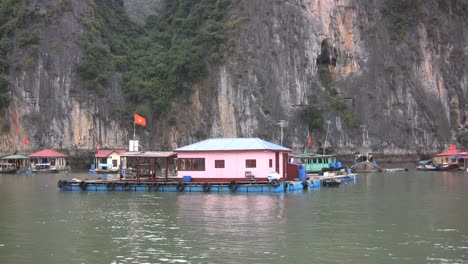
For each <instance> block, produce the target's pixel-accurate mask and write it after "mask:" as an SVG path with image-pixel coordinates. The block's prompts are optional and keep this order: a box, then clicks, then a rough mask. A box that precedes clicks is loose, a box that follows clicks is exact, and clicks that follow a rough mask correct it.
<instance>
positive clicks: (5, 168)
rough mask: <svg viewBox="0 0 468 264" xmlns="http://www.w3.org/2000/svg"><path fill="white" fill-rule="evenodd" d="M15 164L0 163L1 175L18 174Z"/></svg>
mask: <svg viewBox="0 0 468 264" xmlns="http://www.w3.org/2000/svg"><path fill="white" fill-rule="evenodd" d="M16 170H17V169H16V167H15V164H13V163H8V162H6V163H5V162H2V163H0V173H14V172H16Z"/></svg>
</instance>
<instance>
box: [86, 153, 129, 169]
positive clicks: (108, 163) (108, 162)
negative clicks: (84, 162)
mask: <svg viewBox="0 0 468 264" xmlns="http://www.w3.org/2000/svg"><path fill="white" fill-rule="evenodd" d="M125 152H127V151H126V150H124V149H100V150H98V152H97V153H96V154H95V155H94V163H93V165H94V167H93V165H92V166H91V171H94V172H96V173H118V172H119V170H120V168H121V166H120V164H121V155H122V154H123V153H125Z"/></svg>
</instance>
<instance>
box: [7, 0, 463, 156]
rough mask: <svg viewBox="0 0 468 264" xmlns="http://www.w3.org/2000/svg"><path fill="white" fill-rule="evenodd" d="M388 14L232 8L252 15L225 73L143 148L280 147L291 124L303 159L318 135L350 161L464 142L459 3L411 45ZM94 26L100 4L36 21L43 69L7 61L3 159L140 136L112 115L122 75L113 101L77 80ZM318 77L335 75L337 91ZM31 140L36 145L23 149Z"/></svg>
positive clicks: (138, 6) (356, 6)
mask: <svg viewBox="0 0 468 264" xmlns="http://www.w3.org/2000/svg"><path fill="white" fill-rule="evenodd" d="M29 2H30V4H31V5H34V6H37V7H38V8H39V9H44V10H47V9H53V8H58V7H57V5H58V3H55V2H56V1H29ZM124 2H125V4H126V6H127V7H128V10H129V12H130V13H131V14H130V15H131V16H132V17H135V18H138V20H139V21H140V22H142V21H144V16H145V15H147V13H145V12H143V11H145V10H150V12H158V11H159V10H164V1H147V0H146V1H145V0H132V1H130V0H127V1H124ZM383 4H384V1H383V0H377V1H364V0H338V1H325V0H287V1H283V0H258V1H250V0H237V1H233V9H232V13H233V14H234V15H235V16H238V17H245V18H246V19H245V20H244V22H243V23H242V24H241V25H239V27H238V28H237V30H236V31H235V32H234V33H233V34H232V36H231V38H232V39H234V40H236V43H237V44H236V45H235V46H234V47H233V48H232V49H231V50H230V51H229V52H228V54H227V56H226V57H227V60H226V63H225V64H223V65H210V66H209V72H210V74H209V76H208V78H206V79H204V80H203V81H201V82H199V83H197V84H195V85H194V88H195V91H194V93H193V94H192V95H191V97H190V98H189V99H188V100H187V99H182V98H178V99H176V100H175V101H174V103H173V108H172V109H173V110H172V112H171V113H170V115H169V117H160V118H158V119H157V120H155V122H153V123H152V124H154V126H153V127H147V128H145V129H140V130H138V131H137V137H138V139H140V141H141V143H142V145H143V147H144V148H146V149H157V150H169V149H172V148H175V147H178V146H182V145H185V144H189V143H193V142H196V141H198V140H201V139H204V138H208V137H261V138H264V139H266V140H269V141H272V142H276V143H279V142H280V141H281V139H280V136H281V129H280V126H279V125H278V123H279V122H280V120H285V121H287V127H284V128H283V139H282V141H283V145H285V146H288V147H290V148H293V149H294V150H295V151H302V148H303V147H304V146H305V145H306V142H307V135H308V134H309V133H312V136H313V138H314V148H316V147H318V143H321V144H322V145H324V144H327V146H329V147H330V148H333V150H334V151H335V152H337V153H343V154H351V153H354V152H356V151H361V150H368V151H371V152H374V153H379V154H384V155H411V154H420V155H423V154H427V153H433V152H436V151H439V150H441V149H443V148H446V147H448V145H450V144H454V143H455V144H457V138H460V137H459V136H460V135H464V134H466V133H467V126H468V120H467V114H468V113H467V109H468V107H467V105H468V102H467V100H468V88H467V87H468V79H467V78H468V77H467V76H468V65H467V64H468V63H467V61H468V49H467V47H466V43H468V39H467V36H468V34H467V32H465V31H466V30H467V27H466V18H465V19H463V17H460V16H459V15H458V16H457V15H454V13H453V10H452V9H453V8H454V7H450V8H452V9H448V10H445V11H444V12H441V13H440V14H439V17H438V19H439V23H438V24H436V25H434V24H430V23H429V24H428V23H425V22H424V21H418V23H415V24H411V25H409V26H408V29H407V32H406V35H405V37H404V39H398V38H397V39H395V38H394V37H393V36H394V35H395V32H393V31H392V30H391V21H390V19H389V18H388V17H386V16H385V15H384V14H383V13H382V9H383ZM149 6H151V7H150V8H147V7H149ZM83 19H93V8H92V6H90V5H89V3H88V1H85V0H77V1H73V8H72V9H71V10H70V11H68V12H63V13H60V14H59V13H57V15H56V16H54V17H53V18H52V21H53V22H52V23H51V24H45V23H43V24H35V25H32V26H31V27H33V28H31V30H33V29H34V30H37V31H39V33H40V37H41V41H40V44H39V45H38V46H37V47H36V49H35V50H36V51H37V60H35V61H34V63H32V64H31V65H29V66H28V67H25V66H24V65H25V63H24V61H25V60H27V59H28V58H29V57H30V55H31V49H25V48H19V47H18V45H15V47H14V48H13V49H12V51H11V52H10V54H9V58H10V61H11V63H12V64H13V65H20V66H21V67H19V66H18V67H12V68H13V69H14V70H12V71H11V74H10V78H9V81H10V84H11V91H12V99H13V101H12V103H11V105H10V107H9V109H8V111H7V114H6V115H5V116H3V117H1V120H0V121H1V122H2V123H10V124H11V125H10V131H9V132H7V133H2V135H1V136H0V144H1V150H0V152H2V153H6V154H9V153H11V152H15V151H18V152H30V151H29V150H32V149H39V148H45V147H47V148H54V149H65V150H74V151H75V150H83V151H86V150H92V149H94V147H95V145H96V144H98V145H99V146H100V147H102V148H106V147H107V148H125V147H126V146H127V144H128V140H129V139H130V138H131V137H132V136H133V126H132V125H131V124H125V123H122V122H120V121H121V120H119V117H118V116H117V117H116V116H115V115H116V113H115V111H114V109H115V107H116V106H119V105H121V104H123V102H124V100H125V99H124V96H123V93H122V92H121V88H120V78H121V77H120V74H118V73H115V74H114V77H113V78H112V82H111V84H110V86H111V87H110V88H109V89H108V91H109V92H108V94H106V95H102V96H97V95H96V94H95V93H92V92H90V91H88V90H87V89H85V88H84V86H83V83H82V82H81V81H80V79H79V78H78V76H77V73H76V69H77V64H78V63H79V62H80V60H81V59H82V58H83V49H82V47H80V44H79V43H80V41H79V40H80V36H81V35H82V34H84V33H85V32H86V28H84V27H83V25H82V20H83ZM429 26H431V28H428V27H429ZM460 31H463V32H460ZM321 69H322V70H325V71H327V72H329V74H330V75H329V77H330V80H329V81H328V82H327V83H325V82H324V80H323V79H322V78H321V76H320V74H319V72H320V70H321ZM330 94H333V97H330ZM330 98H332V99H333V98H340V99H342V100H343V101H344V102H345V105H346V107H345V109H344V110H343V108H341V109H339V110H337V109H335V108H334V105H333V102H332V101H330ZM309 104H317V105H318V106H319V108H320V109H322V111H323V115H324V116H323V117H324V120H328V121H330V125H329V127H328V128H329V129H327V124H326V123H325V124H324V128H323V129H322V130H312V131H308V126H307V124H305V122H304V119H303V113H304V110H305V108H306V107H307V106H308V105H309ZM350 118H351V120H356V121H357V123H353V124H352V123H351V122H350ZM353 118H354V119H353ZM170 120H175V122H173V121H171V122H170ZM327 132H328V133H329V134H328V137H327V139H328V140H327V142H325V138H326V133H327ZM25 138H28V139H29V141H30V145H24V144H23V143H22V142H23V139H25ZM467 138H468V137H467ZM458 145H460V142H458Z"/></svg>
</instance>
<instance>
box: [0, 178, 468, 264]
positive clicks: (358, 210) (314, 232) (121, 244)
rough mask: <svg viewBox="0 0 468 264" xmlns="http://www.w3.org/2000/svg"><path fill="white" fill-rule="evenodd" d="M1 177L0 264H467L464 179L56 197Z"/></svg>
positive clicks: (40, 184)
mask: <svg viewBox="0 0 468 264" xmlns="http://www.w3.org/2000/svg"><path fill="white" fill-rule="evenodd" d="M93 176H95V175H87V174H77V173H71V174H63V175H58V174H51V175H0V212H1V215H0V263H286V262H288V263H294V262H296V263H431V264H432V263H468V225H467V224H466V222H467V221H466V219H468V208H467V206H466V204H467V202H468V175H466V174H463V173H462V172H460V173H458V172H457V173H453V172H452V173H449V172H439V173H437V172H429V173H428V172H416V171H409V172H404V173H383V174H363V175H361V176H360V178H359V179H358V180H357V181H356V183H347V184H345V185H342V186H340V187H338V188H322V189H314V190H311V191H309V192H305V193H303V192H295V193H287V194H240V193H237V194H231V193H225V194H220V193H209V194H206V193H159V192H152V193H148V192H129V193H126V192H89V193H86V192H85V193H81V192H60V191H58V188H57V187H56V183H57V181H58V179H59V178H67V179H71V178H79V179H84V178H91V177H93Z"/></svg>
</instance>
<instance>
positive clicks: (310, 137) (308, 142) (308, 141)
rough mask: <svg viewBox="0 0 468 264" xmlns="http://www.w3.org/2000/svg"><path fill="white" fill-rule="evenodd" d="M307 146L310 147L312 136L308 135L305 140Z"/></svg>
mask: <svg viewBox="0 0 468 264" xmlns="http://www.w3.org/2000/svg"><path fill="white" fill-rule="evenodd" d="M307 147H308V148H311V147H312V136H309V139H308V140H307Z"/></svg>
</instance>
